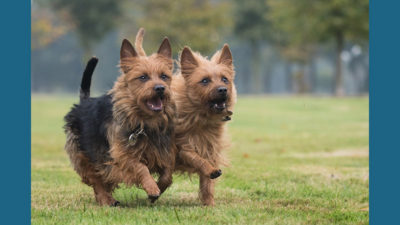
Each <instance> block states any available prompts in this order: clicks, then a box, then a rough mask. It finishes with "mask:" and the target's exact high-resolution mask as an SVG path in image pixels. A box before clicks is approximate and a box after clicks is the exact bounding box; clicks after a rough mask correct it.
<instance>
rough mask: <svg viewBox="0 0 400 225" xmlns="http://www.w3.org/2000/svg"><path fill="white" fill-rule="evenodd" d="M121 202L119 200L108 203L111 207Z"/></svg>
mask: <svg viewBox="0 0 400 225" xmlns="http://www.w3.org/2000/svg"><path fill="white" fill-rule="evenodd" d="M120 204H121V203H120V202H119V201H114V202H113V203H111V204H110V206H111V207H117V206H119V205H120Z"/></svg>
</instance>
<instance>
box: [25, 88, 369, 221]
mask: <svg viewBox="0 0 400 225" xmlns="http://www.w3.org/2000/svg"><path fill="white" fill-rule="evenodd" d="M76 101H77V97H74V98H71V97H48V96H38V95H34V96H33V98H32V223H33V224H149V223H156V224H179V223H180V224H208V223H209V224H368V222H369V221H368V214H369V212H368V206H369V205H368V200H369V195H368V190H369V187H368V181H369V177H368V171H369V169H368V157H369V156H368V126H369V125H368V99H367V98H344V99H332V98H310V97H301V98H277V97H275V98H272V97H252V98H251V97H242V98H239V100H238V104H237V107H236V109H235V113H234V116H233V121H232V122H230V123H229V132H230V134H231V137H232V146H231V148H230V149H229V151H228V152H227V155H228V156H229V158H230V159H231V166H230V167H228V168H223V175H222V176H221V177H220V178H218V182H217V186H216V206H215V207H212V208H209V207H204V206H202V205H201V204H200V202H199V200H198V199H197V191H198V179H197V177H196V176H192V177H191V178H190V177H188V176H178V175H176V176H174V183H173V185H172V186H171V187H170V188H169V189H168V190H167V191H166V192H165V193H164V195H163V196H162V197H161V198H160V199H159V201H157V202H156V204H154V205H152V204H150V203H149V202H148V201H147V200H146V194H145V193H144V191H143V190H141V189H138V188H136V187H132V188H126V187H122V188H120V189H117V190H116V192H115V193H114V197H115V198H116V199H117V200H119V201H121V203H122V207H117V208H110V207H100V206H98V205H97V204H96V202H95V200H94V196H93V193H92V190H91V188H89V187H88V186H86V185H84V184H82V183H81V182H80V178H79V177H78V175H77V174H76V173H75V172H74V171H73V169H72V168H71V166H70V163H69V161H68V157H67V155H66V153H65V152H64V150H63V145H64V142H65V136H64V133H63V130H62V126H63V116H64V115H65V114H66V113H67V112H68V110H69V108H70V107H71V105H72V103H74V102H76Z"/></svg>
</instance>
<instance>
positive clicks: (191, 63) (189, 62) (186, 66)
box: [180, 47, 199, 77]
mask: <svg viewBox="0 0 400 225" xmlns="http://www.w3.org/2000/svg"><path fill="white" fill-rule="evenodd" d="M180 63H181V72H182V75H183V76H184V77H186V76H189V75H190V74H192V73H193V71H194V70H195V69H196V67H197V66H198V65H199V63H198V62H197V60H196V58H195V57H194V55H193V53H192V51H191V50H190V49H189V47H185V48H183V50H182V53H181V60H180Z"/></svg>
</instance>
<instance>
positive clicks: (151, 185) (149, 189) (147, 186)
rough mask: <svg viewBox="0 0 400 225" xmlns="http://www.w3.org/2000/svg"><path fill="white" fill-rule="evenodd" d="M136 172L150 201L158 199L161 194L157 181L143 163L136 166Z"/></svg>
mask: <svg viewBox="0 0 400 225" xmlns="http://www.w3.org/2000/svg"><path fill="white" fill-rule="evenodd" d="M135 167H136V168H135V170H136V171H137V175H138V178H139V184H140V185H141V186H142V187H143V189H144V190H145V191H146V193H147V195H148V197H149V199H151V200H152V199H157V198H158V197H159V196H160V194H161V192H160V189H159V188H158V186H157V183H156V181H155V180H154V178H153V177H152V176H151V174H150V171H149V169H148V168H147V166H146V165H144V164H143V163H138V164H137V165H135Z"/></svg>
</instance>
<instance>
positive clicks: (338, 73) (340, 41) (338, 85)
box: [335, 31, 345, 96]
mask: <svg viewBox="0 0 400 225" xmlns="http://www.w3.org/2000/svg"><path fill="white" fill-rule="evenodd" d="M336 44H337V46H336V68H335V95H336V96H344V95H345V93H344V87H343V74H342V59H341V54H342V51H343V45H344V37H343V33H342V32H340V31H339V32H337V34H336Z"/></svg>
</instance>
